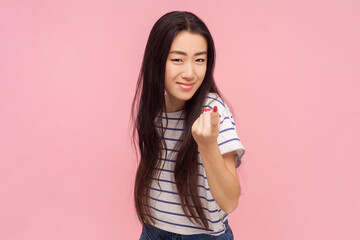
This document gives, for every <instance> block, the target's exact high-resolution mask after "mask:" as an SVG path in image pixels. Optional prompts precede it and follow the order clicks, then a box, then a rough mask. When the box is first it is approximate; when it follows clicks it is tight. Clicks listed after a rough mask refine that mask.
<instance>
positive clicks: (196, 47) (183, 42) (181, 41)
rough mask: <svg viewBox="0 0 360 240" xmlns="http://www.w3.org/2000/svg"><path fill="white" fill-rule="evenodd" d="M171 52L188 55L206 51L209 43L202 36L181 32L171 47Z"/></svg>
mask: <svg viewBox="0 0 360 240" xmlns="http://www.w3.org/2000/svg"><path fill="white" fill-rule="evenodd" d="M171 50H180V51H184V52H188V53H193V52H198V51H206V50H207V42H206V39H205V38H204V37H203V36H202V35H201V34H198V33H191V32H189V31H181V32H179V33H178V34H177V35H176V36H175V38H174V40H173V42H172V44H171V47H170V51H171Z"/></svg>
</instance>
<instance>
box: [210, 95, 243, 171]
mask: <svg viewBox="0 0 360 240" xmlns="http://www.w3.org/2000/svg"><path fill="white" fill-rule="evenodd" d="M214 106H217V108H218V112H219V116H220V131H219V136H218V139H217V141H218V145H219V149H220V152H221V154H222V155H223V154H225V153H229V152H234V158H235V167H236V168H237V167H239V166H240V164H241V159H242V157H243V155H244V154H245V148H244V146H243V144H242V143H241V141H240V138H239V136H238V134H237V130H236V125H235V121H234V118H233V116H232V113H231V110H230V108H229V107H228V106H227V105H226V103H225V102H224V101H223V100H222V99H221V98H220V97H219V96H218V95H217V94H216V93H209V94H208V96H207V99H205V104H204V105H203V107H204V108H211V109H212V108H213V107H214Z"/></svg>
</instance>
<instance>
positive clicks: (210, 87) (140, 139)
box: [131, 11, 222, 230]
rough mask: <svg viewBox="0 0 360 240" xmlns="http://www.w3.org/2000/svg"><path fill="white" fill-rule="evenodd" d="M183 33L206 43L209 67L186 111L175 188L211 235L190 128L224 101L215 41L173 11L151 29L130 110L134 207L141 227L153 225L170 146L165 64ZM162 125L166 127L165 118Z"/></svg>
mask: <svg viewBox="0 0 360 240" xmlns="http://www.w3.org/2000/svg"><path fill="white" fill-rule="evenodd" d="M183 30H185V31H189V32H191V33H197V34H201V35H202V36H203V37H204V38H205V39H206V41H207V66H206V74H205V78H204V80H203V82H202V84H201V86H200V87H199V89H198V90H197V91H196V93H195V94H194V96H193V97H192V98H191V99H189V100H188V101H186V103H185V107H184V109H183V113H184V118H185V119H184V128H185V129H184V131H183V133H182V136H181V139H182V144H181V142H179V144H178V145H177V146H176V147H177V149H178V155H177V159H176V165H175V182H176V187H177V191H178V194H179V199H180V201H181V207H182V209H183V211H184V213H185V215H186V217H187V218H188V219H189V220H190V221H192V219H191V218H193V219H195V221H196V223H198V224H199V225H201V226H203V227H204V228H206V229H208V230H209V223H208V221H207V219H206V216H205V214H204V211H203V207H202V204H201V201H200V198H199V193H198V161H197V158H198V155H197V151H198V147H197V144H196V142H195V140H194V139H193V137H192V134H191V126H192V124H193V122H194V121H195V120H196V119H197V118H198V117H199V116H200V114H201V111H202V104H203V103H204V100H205V98H206V95H207V94H208V93H209V92H215V93H217V94H218V95H219V96H220V97H221V98H222V96H221V95H220V92H219V91H218V89H217V87H216V85H215V82H214V78H213V70H214V65H215V46H214V42H213V38H212V36H211V34H210V32H209V30H208V28H207V27H206V25H205V24H204V22H203V21H202V20H200V19H199V18H198V17H197V16H196V15H194V14H193V13H191V12H187V11H173V12H169V13H166V14H165V15H163V16H162V17H161V18H160V19H159V20H158V21H157V22H156V23H155V25H154V26H153V28H152V29H151V32H150V35H149V38H148V41H147V44H146V48H145V53H144V58H143V62H142V66H141V70H140V74H139V77H138V81H137V84H136V92H135V97H134V99H133V103H132V110H131V117H132V121H133V123H134V124H133V125H132V140H133V144H134V146H135V149H137V147H138V150H140V164H139V166H138V169H137V172H136V179H135V188H134V197H135V198H134V201H135V207H136V212H137V215H138V218H139V220H140V222H141V223H142V224H144V223H149V224H150V223H152V225H154V219H153V217H152V214H151V209H150V208H149V197H148V196H149V191H150V186H151V181H152V178H153V177H154V176H153V175H154V173H155V171H154V169H155V168H159V165H160V160H159V158H161V154H162V152H161V151H162V149H161V148H164V149H165V151H166V152H167V150H166V149H167V148H166V143H165V141H164V139H163V136H164V131H162V132H161V130H158V129H157V128H156V125H155V122H156V119H157V117H158V116H161V114H162V112H165V114H166V105H165V96H164V91H165V64H166V60H167V57H168V53H169V51H170V47H171V44H172V42H173V39H174V38H175V36H176V35H177V34H178V33H179V32H180V31H183ZM164 110H165V111H164ZM166 117H167V115H166ZM158 124H159V125H161V126H162V120H161V118H160V122H159V123H158ZM166 124H167V121H166ZM159 131H160V132H159ZM136 154H138V152H136ZM158 184H159V183H158ZM192 222H193V221H192ZM193 223H194V222H193Z"/></svg>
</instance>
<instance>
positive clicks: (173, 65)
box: [165, 31, 207, 112]
mask: <svg viewBox="0 0 360 240" xmlns="http://www.w3.org/2000/svg"><path fill="white" fill-rule="evenodd" d="M206 65H207V42H206V39H205V38H204V37H203V36H202V35H200V34H197V33H191V32H189V31H181V32H179V33H178V34H177V35H176V36H175V38H174V40H173V42H172V44H171V47H170V51H169V54H168V57H167V60H166V67H165V90H166V93H167V94H166V96H165V103H166V110H167V112H176V111H179V110H181V109H183V108H184V105H185V102H186V101H187V100H189V99H191V98H192V96H193V95H194V94H195V92H196V91H197V90H198V89H199V87H200V86H201V83H202V82H203V80H204V77H205V74H206Z"/></svg>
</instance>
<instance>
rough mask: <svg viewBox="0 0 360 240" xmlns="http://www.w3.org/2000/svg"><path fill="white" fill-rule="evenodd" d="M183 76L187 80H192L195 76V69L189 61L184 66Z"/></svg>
mask: <svg viewBox="0 0 360 240" xmlns="http://www.w3.org/2000/svg"><path fill="white" fill-rule="evenodd" d="M182 77H183V78H185V79H187V80H192V79H193V78H194V69H193V65H192V63H191V62H188V63H187V64H186V66H184V71H183V74H182Z"/></svg>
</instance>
